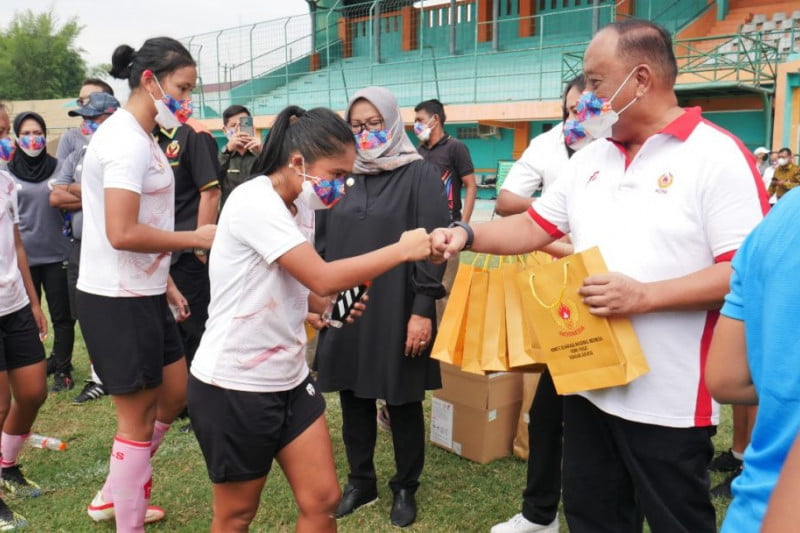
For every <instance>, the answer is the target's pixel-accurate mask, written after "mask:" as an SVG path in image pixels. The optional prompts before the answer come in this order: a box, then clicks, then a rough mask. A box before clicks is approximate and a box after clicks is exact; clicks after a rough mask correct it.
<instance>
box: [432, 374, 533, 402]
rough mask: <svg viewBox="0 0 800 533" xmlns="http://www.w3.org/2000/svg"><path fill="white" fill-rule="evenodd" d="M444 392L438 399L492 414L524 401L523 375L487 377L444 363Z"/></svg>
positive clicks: (438, 391)
mask: <svg viewBox="0 0 800 533" xmlns="http://www.w3.org/2000/svg"><path fill="white" fill-rule="evenodd" d="M439 366H440V368H441V370H442V388H441V389H439V390H437V391H436V395H437V396H438V397H439V398H442V399H444V400H447V401H450V402H455V403H459V404H461V405H465V406H467V407H474V408H476V409H484V410H490V409H495V408H497V407H502V406H506V405H508V404H510V403H513V402H519V401H521V400H522V374H520V373H512V372H494V373H491V374H487V375H485V376H480V375H478V374H470V373H468V372H462V371H461V370H460V369H459V368H458V367H457V366H453V365H448V364H447V363H440V365H439Z"/></svg>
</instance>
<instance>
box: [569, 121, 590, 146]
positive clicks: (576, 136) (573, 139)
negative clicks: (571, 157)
mask: <svg viewBox="0 0 800 533" xmlns="http://www.w3.org/2000/svg"><path fill="white" fill-rule="evenodd" d="M593 140H594V137H592V136H591V135H589V134H588V133H586V130H585V129H584V128H583V125H582V124H581V123H580V122H579V121H577V120H575V119H572V118H571V119H569V120H567V121H566V122H564V142H565V143H566V145H567V146H569V147H570V149H571V150H574V151H576V152H577V151H578V150H580V149H581V148H584V147H585V146H586V145H588V144H589V143H591V142H592V141H593Z"/></svg>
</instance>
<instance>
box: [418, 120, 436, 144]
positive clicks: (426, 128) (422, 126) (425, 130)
mask: <svg viewBox="0 0 800 533" xmlns="http://www.w3.org/2000/svg"><path fill="white" fill-rule="evenodd" d="M431 120H433V119H431ZM431 120H429V121H428V122H427V124H426V123H425V122H415V123H414V135H416V136H417V139H419V140H420V141H421V142H428V139H430V138H431Z"/></svg>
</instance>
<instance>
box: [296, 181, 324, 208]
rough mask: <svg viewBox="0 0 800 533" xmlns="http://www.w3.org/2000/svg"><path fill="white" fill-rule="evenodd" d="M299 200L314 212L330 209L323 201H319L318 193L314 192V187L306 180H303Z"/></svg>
mask: <svg viewBox="0 0 800 533" xmlns="http://www.w3.org/2000/svg"><path fill="white" fill-rule="evenodd" d="M297 199H298V200H300V201H301V202H303V203H304V204H306V205H307V206H308V207H309V208H310V209H313V210H314V211H319V210H320V209H328V207H327V206H326V205H325V204H323V203H322V200H320V199H319V196H317V193H315V192H314V187H312V186H311V182H310V181H308V180H306V179H304V180H303V188H302V190H301V191H300V194H299V195H297Z"/></svg>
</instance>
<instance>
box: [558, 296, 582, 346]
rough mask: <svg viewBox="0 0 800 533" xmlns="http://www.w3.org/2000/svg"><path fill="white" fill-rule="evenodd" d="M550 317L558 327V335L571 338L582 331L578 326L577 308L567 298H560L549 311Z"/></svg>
mask: <svg viewBox="0 0 800 533" xmlns="http://www.w3.org/2000/svg"><path fill="white" fill-rule="evenodd" d="M550 316H551V317H552V318H553V321H554V322H555V323H556V326H558V330H559V335H561V336H562V337H571V336H572V335H577V334H579V333H580V332H582V331H583V329H584V327H583V326H581V325H579V324H578V316H579V315H578V306H577V305H575V302H572V301H571V300H569V299H567V298H561V301H559V302H558V304H557V305H555V306H554V307H553V308H552V309H551V310H550Z"/></svg>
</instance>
